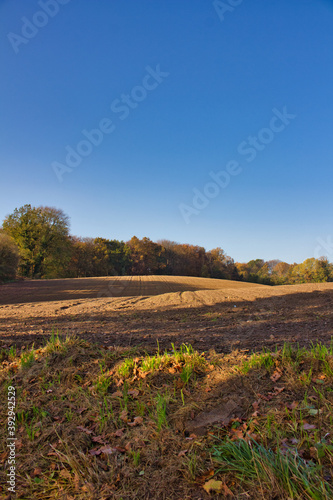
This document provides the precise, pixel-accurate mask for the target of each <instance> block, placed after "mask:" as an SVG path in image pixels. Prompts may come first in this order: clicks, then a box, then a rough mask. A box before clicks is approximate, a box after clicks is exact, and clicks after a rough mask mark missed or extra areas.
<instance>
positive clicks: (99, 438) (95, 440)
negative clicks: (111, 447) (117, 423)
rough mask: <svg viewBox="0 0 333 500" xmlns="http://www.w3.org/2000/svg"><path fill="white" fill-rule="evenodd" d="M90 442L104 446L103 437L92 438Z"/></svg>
mask: <svg viewBox="0 0 333 500" xmlns="http://www.w3.org/2000/svg"><path fill="white" fill-rule="evenodd" d="M92 440H93V441H94V442H95V443H100V444H105V439H104V438H103V436H93V437H92Z"/></svg>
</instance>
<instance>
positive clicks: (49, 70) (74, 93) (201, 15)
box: [0, 0, 333, 262]
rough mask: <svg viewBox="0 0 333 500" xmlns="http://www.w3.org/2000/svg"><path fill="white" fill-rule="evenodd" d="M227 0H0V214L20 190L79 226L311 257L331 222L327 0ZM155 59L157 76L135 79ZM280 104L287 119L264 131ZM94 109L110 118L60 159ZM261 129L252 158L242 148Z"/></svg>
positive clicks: (241, 255) (91, 123)
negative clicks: (210, 187) (222, 177)
mask: <svg viewBox="0 0 333 500" xmlns="http://www.w3.org/2000/svg"><path fill="white" fill-rule="evenodd" d="M223 3H224V4H225V5H228V1H226V2H217V3H216V2H211V1H208V2H205V1H202V0H200V1H199V0H184V1H182V2H179V0H178V1H175V0H168V2H165V1H159V0H155V1H152V0H150V1H149V0H142V1H140V2H137V1H134V0H126V1H122V2H121V1H120V0H115V1H112V2H107V1H105V0H104V1H103V0H101V1H99V2H91V1H88V0H82V1H80V2H79V1H78V0H70V1H67V0H62V1H61V2H60V0H59V1H57V0H49V2H48V1H47V0H41V1H40V2H37V1H32V0H29V1H23V0H16V1H15V2H13V1H11V0H7V1H6V0H5V1H1V0H0V16H1V21H2V22H1V26H0V40H1V52H0V63H1V67H2V68H3V71H2V77H1V79H0V99H1V114H0V141H1V142H0V168H1V199H0V219H1V220H2V219H3V218H4V217H5V216H6V215H7V214H8V213H11V212H12V211H13V210H14V208H15V207H19V206H22V205H24V204H25V203H31V204H32V205H34V206H38V205H49V206H55V207H57V208H61V209H63V210H64V211H65V212H66V213H67V214H68V215H69V216H70V218H71V233H72V234H75V235H78V236H92V237H96V236H102V237H106V238H111V239H113V238H117V239H122V240H125V241H126V240H128V239H129V238H130V237H131V236H133V235H136V236H138V237H143V236H148V237H150V238H151V239H153V240H155V241H156V240H158V239H162V238H166V239H171V240H175V241H178V242H181V243H185V242H187V243H193V244H199V245H202V246H204V247H205V248H207V249H211V248H214V247H216V246H221V247H222V248H223V249H224V250H225V251H226V252H227V253H228V254H229V255H231V256H232V257H233V258H234V259H235V260H237V261H242V262H244V261H248V260H250V259H253V258H264V259H265V260H269V259H273V258H280V259H282V260H285V261H287V262H294V261H296V262H300V261H303V260H304V259H305V258H307V257H312V256H314V255H315V254H317V253H318V238H321V239H324V240H326V239H327V238H329V237H330V236H331V235H332V234H333V228H332V213H333V197H332V186H333V168H332V164H333V162H332V160H333V141H332V129H333V127H332V125H333V99H332V82H333V78H332V77H333V64H332V63H333V2H331V1H328V0H316V1H315V0H313V1H312V0H297V1H295V2H290V1H287V0H271V1H270V2H267V1H265V0H257V1H256V2H246V1H243V2H242V1H240V2H238V3H239V5H238V6H235V7H230V5H229V8H228V10H226V11H225V13H224V14H221V12H222V10H223V7H221V5H222V4H223ZM236 3H237V2H230V4H232V5H235V4H236ZM217 5H220V9H217ZM48 9H51V10H48ZM52 9H53V11H52ZM221 9H222V10H221ZM217 10H220V11H219V12H217ZM38 12H39V13H40V12H42V14H36V13H38ZM47 12H53V17H51V15H50V14H47ZM43 13H44V14H43ZM219 14H220V15H219ZM222 17H223V19H222ZM29 23H32V27H31V25H30V24H29ZM34 23H35V24H39V25H43V23H44V26H40V27H37V28H36V27H34V26H35V24H34ZM29 27H30V31H29ZM26 35H29V36H30V38H27V36H26ZM20 37H21V38H20ZM158 66H159V68H160V71H161V72H162V73H163V74H165V75H166V74H168V76H163V77H160V78H159V77H157V80H158V79H160V80H161V81H157V80H156V79H155V80H154V78H153V77H152V76H151V77H150V78H149V79H148V77H147V78H146V79H145V77H146V75H147V71H148V73H149V72H151V71H152V70H156V68H158ZM147 68H148V70H147ZM149 68H150V69H149ZM155 82H156V88H153V89H152V88H151V87H153V86H155V85H154V83H155ZM145 83H146V84H147V87H149V88H150V90H147V89H145V88H144V87H143V86H144V85H145ZM138 87H139V88H138ZM145 93H146V95H145ZM128 95H129V96H131V97H130V101H128V102H129V103H130V104H126V105H125V106H126V108H127V110H128V111H127V112H125V111H124V108H123V112H122V113H121V112H119V111H118V112H117V111H116V112H115V109H117V107H118V109H119V105H120V103H119V101H121V100H123V99H125V100H126V99H128V98H127V97H126V96H128ZM133 95H134V96H135V98H136V99H137V100H136V101H135V99H134V98H133ZM117 99H118V100H119V101H116V104H114V103H115V100H117ZM112 104H113V110H112V109H111V105H112ZM121 104H122V105H123V106H124V103H121ZM284 107H285V108H286V109H287V112H288V113H289V114H291V115H294V116H295V117H294V118H293V119H290V120H289V123H288V124H287V125H286V124H284V127H283V130H281V131H279V132H269V130H268V132H267V129H269V128H270V123H271V120H272V117H273V116H274V112H273V109H276V110H278V111H280V112H282V111H283V109H284ZM125 115H126V117H125ZM105 118H107V119H109V120H110V121H112V128H113V131H112V132H110V133H104V134H102V140H101V142H100V144H99V145H91V147H90V149H91V151H90V153H89V154H88V155H87V156H85V157H82V160H81V162H80V164H79V165H78V166H77V167H75V168H72V167H69V166H68V164H66V161H65V160H66V154H67V152H66V147H67V146H69V147H71V148H74V150H76V149H77V145H78V144H79V143H80V141H82V140H87V137H85V136H84V134H83V133H82V131H83V130H87V131H91V130H92V129H96V128H97V127H98V126H99V124H100V123H101V120H103V119H105ZM121 118H124V119H121ZM281 124H282V122H281V120H280V122H279V125H281ZM110 128H111V125H110V124H109V129H110ZM263 129H265V130H264V131H263ZM258 134H259V137H262V139H263V140H266V144H263V143H262V142H259V143H257V144H259V146H258V147H260V150H256V156H255V158H254V159H253V160H252V161H247V160H248V159H249V156H250V155H249V154H247V155H245V154H242V153H240V152H239V147H240V145H241V143H243V142H244V141H245V142H246V143H247V142H249V140H252V139H249V138H251V137H258ZM96 137H97V136H96ZM96 137H95V141H96ZM97 142H98V140H97ZM248 147H251V146H248ZM243 149H244V146H243ZM232 160H234V161H236V162H238V164H239V165H240V168H241V172H240V173H239V174H238V175H234V176H233V175H232V176H230V180H229V183H228V185H227V186H225V187H223V188H222V187H220V188H219V193H218V195H217V196H215V197H213V198H211V199H207V197H206V199H207V202H206V203H203V205H204V204H206V205H207V206H205V208H202V209H198V208H196V207H195V206H194V205H193V197H194V193H193V189H197V190H199V191H200V192H201V193H203V192H204V189H205V187H206V186H207V183H209V182H212V179H211V177H210V175H209V174H210V172H211V171H214V172H219V171H221V170H225V169H226V165H227V164H228V162H230V161H232ZM54 162H58V163H61V164H62V165H64V166H65V168H66V169H67V171H66V172H64V173H62V174H61V175H60V177H59V172H58V176H57V175H56V173H55V171H54V168H53V166H54V164H55V163H54ZM59 179H61V182H60V180H59ZM185 205H186V206H187V207H190V210H193V213H191V215H190V216H189V217H188V218H187V220H184V217H183V216H182V210H180V206H181V207H184V206H185ZM322 254H326V255H328V257H329V258H330V260H333V248H332V249H331V254H330V250H329V251H327V249H326V250H325V249H323V252H322Z"/></svg>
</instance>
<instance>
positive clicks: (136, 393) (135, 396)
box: [127, 389, 139, 398]
mask: <svg viewBox="0 0 333 500" xmlns="http://www.w3.org/2000/svg"><path fill="white" fill-rule="evenodd" d="M127 394H129V395H130V396H132V398H137V397H138V395H139V391H138V390H137V389H133V390H130V391H128V393H127Z"/></svg>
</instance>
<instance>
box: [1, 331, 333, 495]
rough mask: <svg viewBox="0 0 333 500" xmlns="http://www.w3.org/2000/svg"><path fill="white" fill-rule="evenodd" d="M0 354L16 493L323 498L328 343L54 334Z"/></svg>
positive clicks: (327, 475)
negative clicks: (96, 339)
mask: <svg viewBox="0 0 333 500" xmlns="http://www.w3.org/2000/svg"><path fill="white" fill-rule="evenodd" d="M26 351H27V352H26ZM0 359H1V361H2V368H1V372H0V384H1V386H0V387H1V389H0V390H1V398H2V401H6V400H7V389H8V386H13V387H15V388H16V405H17V406H16V437H17V441H16V453H17V463H16V466H17V469H16V485H17V488H16V489H17V498H20V499H26V500H28V499H35V500H37V499H43V500H44V499H48V498H59V499H63V498H64V499H65V498H66V499H71V498H75V499H76V498H78V499H81V498H82V499H96V500H97V499H109V498H110V499H111V498H112V499H119V500H120V499H124V500H125V499H128V500H130V499H137V498H140V499H199V498H201V499H204V498H210V497H211V496H212V495H214V496H215V497H216V498H225V497H227V496H228V495H229V496H231V495H233V496H234V498H253V499H258V498H260V499H273V498H275V499H286V498H299V499H301V498H308V499H312V498H313V499H318V500H321V499H323V500H328V499H329V498H332V476H333V468H332V467H333V461H332V457H333V451H332V450H333V446H332V441H331V438H332V436H331V432H332V423H333V422H332V418H333V412H332V406H333V391H332V381H333V352H332V350H330V349H329V348H326V347H324V346H320V345H317V346H314V347H313V349H312V350H311V349H310V350H300V349H297V348H291V347H288V346H285V347H284V349H283V350H281V351H278V352H273V353H272V352H266V353H262V354H256V355H254V356H250V355H248V354H245V353H242V352H234V353H232V354H231V355H216V354H215V353H214V352H208V353H198V352H196V351H194V350H193V349H192V348H191V346H189V345H183V346H181V347H180V348H179V349H175V348H173V349H172V350H170V351H169V352H167V353H166V352H159V349H158V348H157V352H156V354H155V355H150V356H149V355H148V354H147V353H146V352H144V351H142V350H141V351H140V350H138V349H135V348H127V349H126V348H101V347H100V346H98V345H94V344H91V343H88V342H86V341H84V340H81V339H78V338H76V337H62V338H59V337H58V336H57V335H54V334H53V335H52V336H51V337H50V339H49V341H48V343H47V344H46V345H45V346H44V347H41V348H38V349H35V350H34V349H30V350H22V351H21V352H20V353H19V352H17V353H16V352H15V349H11V350H10V351H2V353H1V354H0ZM232 398H233V400H234V401H236V403H237V404H236V406H234V407H232V408H231V407H230V401H231V399H232ZM228 405H229V406H228ZM228 408H229V410H230V408H231V410H230V411H229V410H228ZM4 409H5V410H6V408H4ZM214 412H215V413H214ZM216 412H217V414H218V413H219V412H220V417H221V418H220V419H219V417H218V416H217V417H216V418H215V417H214V418H215V420H214V418H212V415H215V414H216ZM6 422H7V414H6V413H5V412H4V411H2V413H1V446H2V448H1V450H0V458H1V462H2V468H1V479H2V484H3V485H5V484H6V472H7V470H8V450H7V449H6V438H7V434H6V433H7V423H6ZM200 422H201V423H202V424H203V425H202V427H203V428H204V431H203V432H202V428H201V429H200ZM194 424H196V425H197V427H195V426H194ZM193 429H194V430H193ZM295 464H296V465H295ZM285 471H288V473H289V476H288V475H287V478H289V479H288V480H286V479H285V477H286V473H285ZM211 479H213V480H214V482H213V483H212V482H210V481H211ZM272 484H273V485H274V490H273V489H272ZM258 485H259V486H260V488H259V489H258ZM2 488H3V489H2V494H3V495H4V497H6V494H7V492H6V488H5V487H4V486H3V487H2ZM209 491H210V493H208V492H209Z"/></svg>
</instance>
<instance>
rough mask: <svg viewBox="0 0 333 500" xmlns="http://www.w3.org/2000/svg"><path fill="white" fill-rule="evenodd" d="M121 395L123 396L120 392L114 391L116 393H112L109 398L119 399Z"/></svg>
mask: <svg viewBox="0 0 333 500" xmlns="http://www.w3.org/2000/svg"><path fill="white" fill-rule="evenodd" d="M122 395H123V393H122V392H120V391H116V392H114V393H113V394H111V398H121V397H122Z"/></svg>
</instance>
